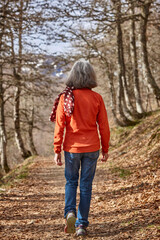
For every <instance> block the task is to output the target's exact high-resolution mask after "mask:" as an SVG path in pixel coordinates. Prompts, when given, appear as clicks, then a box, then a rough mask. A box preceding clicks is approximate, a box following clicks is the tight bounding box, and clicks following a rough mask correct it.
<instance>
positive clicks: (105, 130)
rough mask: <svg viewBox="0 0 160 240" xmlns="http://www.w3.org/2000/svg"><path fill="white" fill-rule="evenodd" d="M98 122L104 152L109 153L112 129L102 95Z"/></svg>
mask: <svg viewBox="0 0 160 240" xmlns="http://www.w3.org/2000/svg"><path fill="white" fill-rule="evenodd" d="M97 122H98V125H99V132H100V136H101V145H102V151H103V152H104V153H107V152H108V149H109V140H110V130H109V123H108V116H107V111H106V108H105V105H104V101H103V99H102V97H101V104H100V109H99V113H98V116H97Z"/></svg>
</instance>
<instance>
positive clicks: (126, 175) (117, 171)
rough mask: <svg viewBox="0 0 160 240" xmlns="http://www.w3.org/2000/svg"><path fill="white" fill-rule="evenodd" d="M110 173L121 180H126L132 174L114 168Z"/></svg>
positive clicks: (122, 169) (125, 170) (126, 170)
mask: <svg viewBox="0 0 160 240" xmlns="http://www.w3.org/2000/svg"><path fill="white" fill-rule="evenodd" d="M111 172H112V173H114V174H116V175H117V176H118V177H120V178H123V179H125V178H127V177H128V176H130V175H131V174H132V172H131V171H130V170H129V169H124V168H120V167H116V166H114V167H111Z"/></svg>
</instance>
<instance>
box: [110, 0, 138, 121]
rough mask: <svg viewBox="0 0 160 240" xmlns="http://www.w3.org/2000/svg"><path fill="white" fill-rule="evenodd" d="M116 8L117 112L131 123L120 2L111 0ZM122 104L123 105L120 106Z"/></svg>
mask: <svg viewBox="0 0 160 240" xmlns="http://www.w3.org/2000/svg"><path fill="white" fill-rule="evenodd" d="M112 1H113V0H112ZM113 4H114V6H115V9H116V24H117V55H118V56H117V58H118V93H117V105H118V112H119V115H120V116H121V118H122V121H123V123H124V125H130V124H132V123H133V121H132V114H133V113H134V109H133V106H132V104H131V102H130V99H129V94H128V87H127V81H126V73H125V71H126V70H125V62H124V51H123V36H122V29H121V2H120V1H118V3H117V1H115V0H114V1H113ZM122 105H123V106H122Z"/></svg>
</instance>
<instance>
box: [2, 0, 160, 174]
mask: <svg viewBox="0 0 160 240" xmlns="http://www.w3.org/2000/svg"><path fill="white" fill-rule="evenodd" d="M62 42H63V43H64V44H63V45H62V46H63V47H62V51H61V52H60V51H55V49H56V47H57V46H58V45H57V44H58V43H62ZM53 47H54V50H53ZM57 49H58V47H57ZM79 58H85V59H88V60H89V61H90V62H91V63H92V64H93V66H94V67H95V70H96V73H97V79H98V85H99V86H98V87H97V88H96V89H95V91H97V92H99V93H101V94H102V96H103V98H104V100H105V104H106V107H107V111H108V115H109V121H110V126H111V127H113V126H121V127H124V126H134V125H135V124H136V123H138V122H139V121H140V120H141V119H142V118H144V117H146V116H147V115H148V114H150V112H152V111H155V110H157V109H159V107H160V101H159V100H160V68H159V65H160V1H159V0H155V1H154V0H139V1H138V0H117V1H116V0H65V1H60V2H59V1H56V0H54V1H49V0H46V1H43V0H34V1H33V0H14V1H13V0H2V1H1V2H0V150H1V151H0V153H1V164H0V168H1V169H0V172H1V174H4V173H7V172H8V171H9V170H10V169H12V168H13V167H14V166H15V165H16V164H17V163H20V162H22V161H23V159H25V158H27V157H29V156H31V155H37V154H40V155H45V156H46V155H50V154H52V153H53V146H52V142H53V129H54V126H53V123H50V122H49V115H50V112H51V110H52V104H53V100H54V97H55V96H56V95H57V93H59V92H60V91H61V89H62V88H63V87H64V83H65V79H66V76H67V72H68V71H69V70H70V68H71V66H72V64H73V63H74V62H75V61H76V60H77V59H79Z"/></svg>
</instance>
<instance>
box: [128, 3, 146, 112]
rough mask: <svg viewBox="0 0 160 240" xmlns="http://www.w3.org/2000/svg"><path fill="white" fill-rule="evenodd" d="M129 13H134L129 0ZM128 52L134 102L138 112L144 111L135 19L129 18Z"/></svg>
mask: <svg viewBox="0 0 160 240" xmlns="http://www.w3.org/2000/svg"><path fill="white" fill-rule="evenodd" d="M131 14H132V15H134V14H135V10H134V3H133V2H132V1H131ZM130 53H131V60H132V66H133V79H134V94H135V103H136V110H137V112H138V113H139V114H142V115H143V113H144V109H143V106H142V99H141V95H140V87H139V73H138V61H137V49H136V37H135V20H134V18H132V19H131V28H130Z"/></svg>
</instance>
